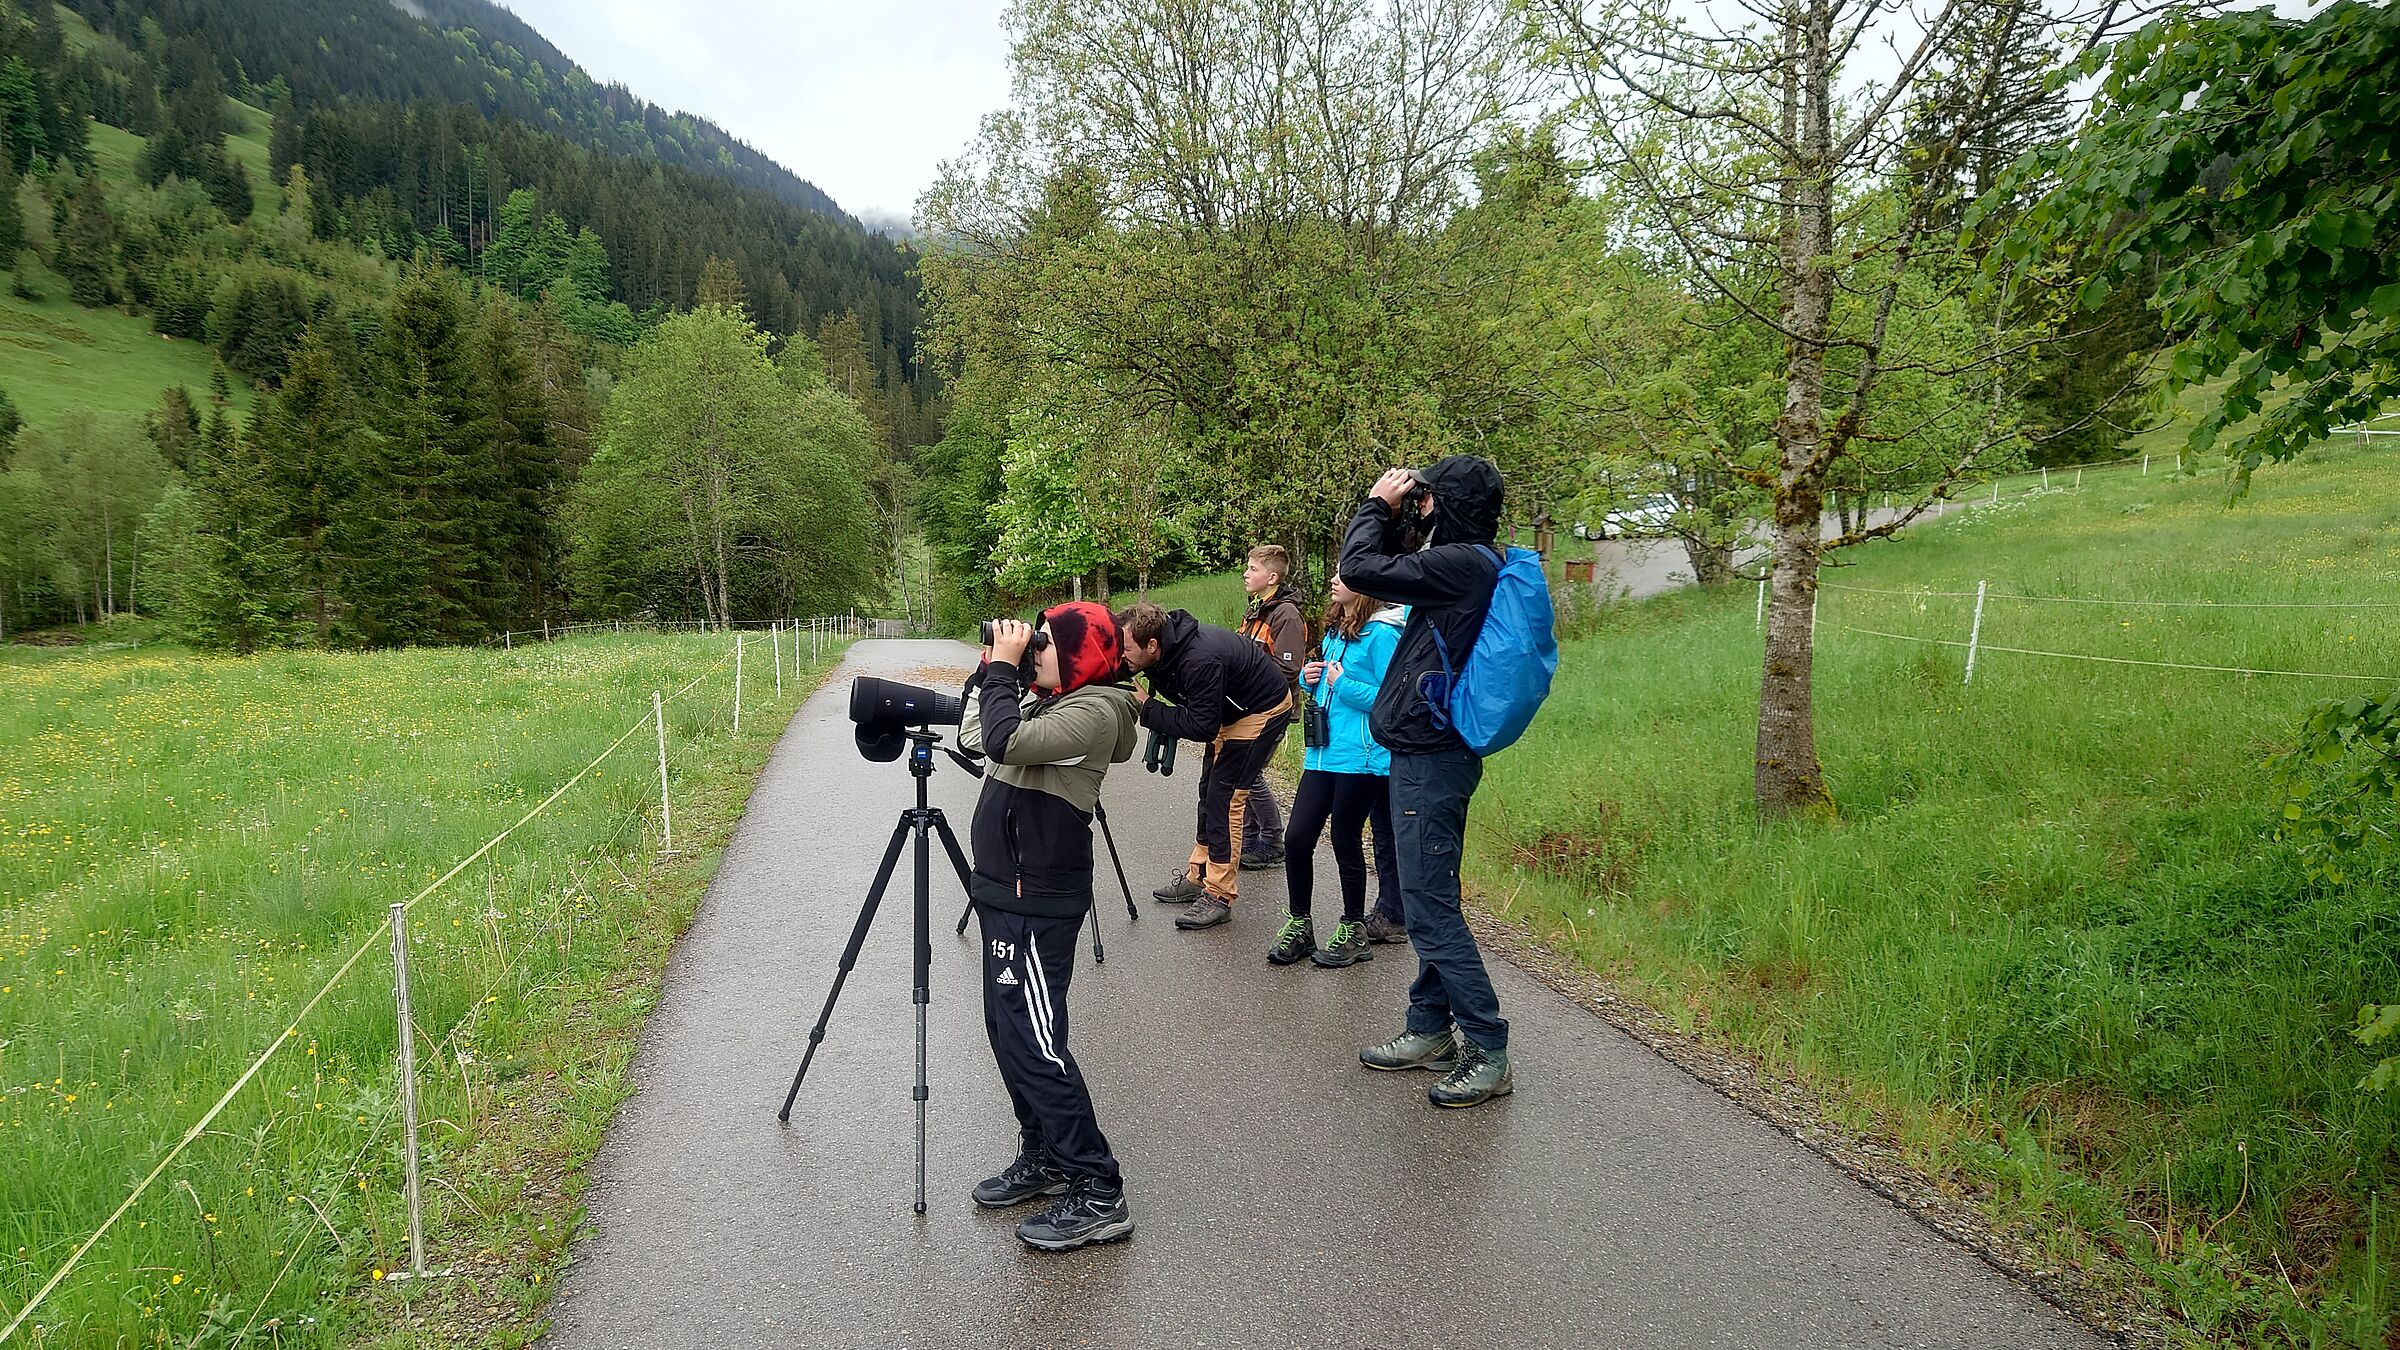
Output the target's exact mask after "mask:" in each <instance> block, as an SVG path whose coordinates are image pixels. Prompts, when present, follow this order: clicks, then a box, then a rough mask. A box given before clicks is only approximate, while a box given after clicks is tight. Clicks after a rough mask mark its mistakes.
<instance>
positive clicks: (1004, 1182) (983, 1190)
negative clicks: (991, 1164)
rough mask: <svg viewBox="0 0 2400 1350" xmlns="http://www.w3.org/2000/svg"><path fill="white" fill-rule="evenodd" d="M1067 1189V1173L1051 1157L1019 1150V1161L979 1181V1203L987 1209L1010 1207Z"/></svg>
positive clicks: (976, 1190)
mask: <svg viewBox="0 0 2400 1350" xmlns="http://www.w3.org/2000/svg"><path fill="white" fill-rule="evenodd" d="M1066 1193H1067V1174H1066V1173H1064V1172H1061V1171H1059V1170H1058V1169H1057V1168H1056V1167H1054V1166H1052V1165H1051V1163H1050V1160H1049V1159H1048V1158H1037V1157H1035V1156H1034V1155H1033V1154H1030V1153H1020V1154H1018V1155H1017V1160H1016V1161H1015V1162H1012V1163H1010V1164H1009V1165H1008V1166H1006V1167H1004V1168H1002V1169H1000V1175H998V1176H996V1177H985V1178H984V1179H983V1180H981V1181H978V1182H976V1183H975V1203H976V1204H979V1205H981V1206H983V1207H984V1208H985V1209H1006V1208H1008V1207H1009V1206H1010V1205H1021V1204H1024V1203H1025V1202H1026V1201H1028V1200H1031V1199H1033V1198H1034V1197H1035V1196H1037V1195H1064V1194H1066Z"/></svg>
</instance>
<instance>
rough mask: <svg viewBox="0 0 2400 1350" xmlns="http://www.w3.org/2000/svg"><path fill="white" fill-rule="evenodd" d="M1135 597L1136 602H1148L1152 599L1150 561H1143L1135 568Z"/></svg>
mask: <svg viewBox="0 0 2400 1350" xmlns="http://www.w3.org/2000/svg"><path fill="white" fill-rule="evenodd" d="M1133 599H1134V603H1135V604H1148V603H1149V601H1150V564H1148V563H1143V564H1142V565H1141V566H1140V567H1138V568H1136V569H1134V573H1133Z"/></svg>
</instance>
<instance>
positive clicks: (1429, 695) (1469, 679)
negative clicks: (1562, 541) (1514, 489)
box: [1419, 546, 1558, 755]
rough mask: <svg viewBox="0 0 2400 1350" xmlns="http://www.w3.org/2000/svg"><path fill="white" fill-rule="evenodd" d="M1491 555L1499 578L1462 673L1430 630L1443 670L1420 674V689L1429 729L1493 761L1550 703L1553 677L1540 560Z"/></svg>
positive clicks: (1519, 553) (1520, 553)
mask: <svg viewBox="0 0 2400 1350" xmlns="http://www.w3.org/2000/svg"><path fill="white" fill-rule="evenodd" d="M1487 547H1488V546H1487ZM1492 553H1493V556H1495V557H1498V558H1499V559H1500V576H1499V579H1498V580H1496V581H1495V582H1493V584H1492V607H1491V609H1490V611H1489V612H1488V613H1486V614H1485V616H1484V620H1483V632H1482V633H1481V634H1480V635H1478V636H1477V637H1476V639H1475V646H1474V649H1473V650H1471V651H1469V652H1468V653H1467V659H1466V661H1465V663H1464V664H1463V666H1461V665H1460V664H1459V663H1457V662H1453V661H1452V660H1451V659H1450V644H1448V643H1446V642H1444V641H1443V640H1442V630H1441V629H1439V628H1436V629H1434V630H1433V646H1434V650H1435V651H1437V652H1439V653H1441V657H1442V669H1441V671H1440V673H1439V674H1436V673H1435V672H1433V671H1427V672H1426V673H1425V677H1424V679H1423V680H1422V681H1421V682H1420V687H1419V692H1420V693H1422V694H1423V695H1424V696H1425V701H1426V703H1427V704H1428V705H1430V707H1431V711H1432V713H1433V724H1434V726H1435V727H1437V728H1440V729H1442V730H1445V731H1447V730H1450V729H1452V728H1456V730H1457V731H1458V736H1459V739H1460V740H1463V741H1465V742H1466V743H1467V748H1468V749H1469V750H1472V751H1474V752H1475V753H1476V754H1478V755H1491V754H1497V753H1498V752H1500V751H1502V750H1506V749H1507V748H1508V747H1509V746H1511V745H1514V744H1516V740H1517V738H1518V737H1519V736H1522V735H1524V734H1525V728H1526V727H1527V726H1529V725H1531V724H1532V722H1533V715H1534V713H1535V712H1537V711H1539V710H1540V708H1541V706H1542V700H1543V699H1546V698H1548V697H1550V677H1551V676H1552V675H1555V674H1557V673H1558V637H1557V635H1556V634H1555V633H1554V632H1553V631H1552V623H1551V617H1552V616H1551V610H1550V581H1549V578H1547V577H1545V576H1543V575H1542V558H1541V555H1540V554H1538V553H1535V552H1534V551H1533V550H1532V549H1529V548H1512V549H1510V550H1508V552H1507V553H1505V554H1503V553H1501V551H1500V550H1499V549H1496V548H1495V549H1493V550H1492ZM1437 681H1438V682H1439V684H1438V686H1437V684H1436V682H1437ZM1445 693H1446V694H1447V697H1444V696H1443V695H1444V694H1445Z"/></svg>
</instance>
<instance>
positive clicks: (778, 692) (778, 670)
mask: <svg viewBox="0 0 2400 1350" xmlns="http://www.w3.org/2000/svg"><path fill="white" fill-rule="evenodd" d="M767 641H768V642H770V643H772V644H774V647H775V701H776V702H777V703H781V702H783V620H781V619H777V620H776V621H775V626H774V627H773V628H770V629H768V630H767ZM792 673H793V674H795V675H797V674H799V673H800V672H798V671H796V670H795V671H793V672H792Z"/></svg>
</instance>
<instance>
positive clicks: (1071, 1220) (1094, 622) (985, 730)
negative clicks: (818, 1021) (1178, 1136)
mask: <svg viewBox="0 0 2400 1350" xmlns="http://www.w3.org/2000/svg"><path fill="white" fill-rule="evenodd" d="M1037 638H1038V639H1039V641H1037ZM1029 647H1030V648H1033V655H1032V657H1031V658H1030V663H1029V661H1028V657H1027V655H1026V652H1027V649H1028V648H1029ZM1123 666H1124V644H1123V640H1122V638H1121V637H1120V636H1119V634H1118V630H1117V621H1116V619H1115V617H1114V616H1112V615H1111V614H1110V613H1109V612H1108V608H1107V606H1105V605H1096V604H1088V603H1084V602H1081V601H1077V602H1075V603H1072V604H1064V605H1057V606H1054V607H1052V608H1050V609H1047V610H1044V611H1043V612H1042V626H1041V629H1040V631H1039V633H1038V634H1037V633H1036V631H1035V630H1034V629H1033V628H1032V627H1030V626H1028V625H1026V624H1024V623H1021V622H1019V621H1017V620H1014V619H1002V620H999V621H996V622H995V623H993V625H992V645H991V646H990V647H987V648H985V649H984V653H983V667H982V669H980V670H978V671H976V672H975V674H974V675H972V676H970V677H969V678H968V680H967V686H966V689H965V691H964V694H965V699H966V709H965V713H964V716H963V717H962V719H961V721H960V724H959V734H958V743H959V746H960V748H961V749H963V750H965V751H967V752H968V753H970V754H981V755H983V756H984V757H985V758H986V760H987V761H988V763H987V764H986V766H985V769H984V778H983V795H982V797H981V798H980V799H978V800H977V802H976V803H975V820H974V824H973V826H972V829H971V833H970V837H971V839H972V842H973V845H974V853H975V866H974V870H973V874H972V876H971V877H970V879H969V880H970V889H971V893H972V896H973V899H974V904H975V913H976V915H977V917H978V918H979V919H980V920H981V921H982V925H983V1025H984V1030H985V1032H986V1033H987V1034H988V1035H989V1036H990V1038H991V1043H992V1058H993V1059H994V1060H995V1061H996V1062H997V1063H998V1064H999V1067H1000V1080H1001V1082H1002V1083H1004V1084H1005V1085H1006V1086H1007V1088H1008V1100H1009V1105H1011V1106H1012V1107H1014V1108H1015V1109H1016V1113H1017V1131H1018V1136H1019V1148H1018V1152H1017V1158H1016V1161H1014V1162H1012V1163H1010V1164H1009V1165H1008V1166H1007V1167H1006V1168H1004V1169H1002V1170H1001V1172H1000V1173H999V1175H997V1176H994V1177H991V1178H989V1179H987V1180H985V1181H984V1182H982V1183H981V1184H980V1185H978V1186H976V1187H975V1192H974V1194H975V1203H977V1204H979V1205H982V1206H984V1207H986V1208H988V1209H1004V1208H1007V1207H1008V1206H1011V1205H1017V1204H1022V1203H1024V1202H1025V1201H1028V1200H1031V1199H1034V1198H1036V1197H1038V1196H1057V1197H1059V1198H1058V1200H1057V1202H1056V1203H1055V1204H1053V1205H1052V1206H1051V1207H1050V1208H1049V1209H1048V1210H1046V1211H1044V1212H1043V1213H1041V1214H1038V1215H1036V1216H1034V1217H1033V1218H1030V1219H1027V1220H1025V1221H1024V1222H1023V1223H1020V1224H1018V1225H1017V1236H1018V1237H1019V1238H1020V1239H1022V1240H1023V1241H1024V1242H1025V1243H1026V1245H1028V1246H1032V1247H1037V1248H1040V1249H1042V1250H1045V1251H1065V1250H1068V1249H1070V1248H1074V1247H1082V1246H1087V1245H1089V1244H1091V1243H1095V1242H1111V1241H1114V1240H1116V1239H1118V1238H1121V1237H1123V1236H1125V1235H1126V1234H1128V1233H1130V1232H1132V1231H1133V1213H1132V1211H1131V1210H1130V1209H1129V1208H1127V1206H1126V1204H1125V1185H1124V1181H1123V1179H1122V1178H1121V1177H1120V1176H1119V1175H1118V1171H1117V1160H1116V1157H1115V1156H1114V1155H1113V1154H1111V1153H1110V1152H1109V1148H1108V1140H1107V1139H1106V1138H1105V1137H1103V1136H1102V1135H1101V1133H1100V1123H1099V1121H1098V1119H1097V1118H1096V1117H1095V1116H1094V1115H1093V1113H1092V1096H1091V1093H1090V1091H1089V1090H1087V1089H1086V1088H1085V1086H1084V1081H1083V1070H1082V1069H1081V1068H1080V1067H1078V1066H1077V1064H1076V1063H1075V1057H1074V1056H1073V1055H1072V1054H1070V1053H1068V1050H1067V982H1068V979H1069V977H1070V976H1071V975H1072V974H1073V973H1074V969H1075V948H1076V935H1077V934H1078V933H1079V932H1080V931H1081V930H1082V928H1083V919H1084V915H1085V914H1087V913H1089V912H1090V910H1091V908H1092V810H1093V807H1094V806H1095V805H1096V804H1097V803H1098V802H1099V800H1100V783H1101V780H1102V779H1104V778H1106V777H1107V776H1108V766H1109V765H1111V764H1122V763H1124V762H1125V761H1126V760H1129V759H1131V758H1133V747H1134V740H1135V736H1134V725H1135V714H1136V712H1137V705H1136V703H1135V701H1134V696H1133V691H1132V690H1131V689H1130V688H1128V687H1127V686H1126V685H1125V684H1124V683H1122V682H1121V681H1120V679H1119V675H1120V672H1121V670H1122V668H1123ZM1028 674H1030V676H1031V679H1030V681H1028V680H1027V675H1028ZM1028 683H1030V684H1031V686H1032V687H1031V688H1030V689H1028V688H1026V685H1027V684H1028Z"/></svg>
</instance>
